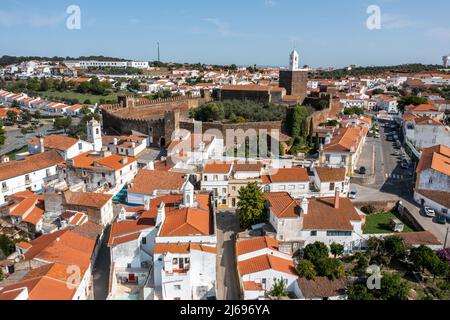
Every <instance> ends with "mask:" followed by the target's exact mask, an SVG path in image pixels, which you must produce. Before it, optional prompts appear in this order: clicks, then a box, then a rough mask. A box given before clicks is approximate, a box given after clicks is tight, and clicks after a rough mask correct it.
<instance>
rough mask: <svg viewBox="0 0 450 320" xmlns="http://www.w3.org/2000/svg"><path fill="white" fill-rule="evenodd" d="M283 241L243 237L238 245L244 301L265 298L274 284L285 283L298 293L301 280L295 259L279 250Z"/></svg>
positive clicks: (239, 269) (238, 268) (292, 291)
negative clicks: (296, 287)
mask: <svg viewBox="0 0 450 320" xmlns="http://www.w3.org/2000/svg"><path fill="white" fill-rule="evenodd" d="M279 247H280V242H279V241H277V240H275V239H273V238H270V237H255V238H244V239H241V240H238V241H237V243H236V261H237V270H238V276H239V284H240V288H241V293H242V295H243V299H244V300H260V299H264V298H266V295H268V294H269V293H270V291H271V290H272V288H273V286H274V284H275V283H276V282H278V281H282V282H283V283H284V284H285V286H286V290H287V291H288V292H290V293H292V294H294V293H295V283H296V281H297V279H298V275H297V272H296V271H295V266H294V261H293V259H292V256H291V255H289V254H286V253H282V252H280V251H279Z"/></svg>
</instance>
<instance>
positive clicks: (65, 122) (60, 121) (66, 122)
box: [53, 117, 72, 132]
mask: <svg viewBox="0 0 450 320" xmlns="http://www.w3.org/2000/svg"><path fill="white" fill-rule="evenodd" d="M71 125H72V118H70V117H65V118H57V119H56V120H55V122H54V123H53V128H54V129H55V130H64V132H67V129H69V127H70V126H71Z"/></svg>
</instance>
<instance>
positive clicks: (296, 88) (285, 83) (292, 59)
mask: <svg viewBox="0 0 450 320" xmlns="http://www.w3.org/2000/svg"><path fill="white" fill-rule="evenodd" d="M299 65H300V57H299V54H298V52H297V51H296V50H293V51H292V52H291V54H290V55H289V68H288V70H280V81H279V85H280V87H282V88H285V89H286V94H288V95H292V96H298V97H299V98H300V103H303V101H304V100H305V98H306V91H307V84H308V72H307V71H305V70H302V69H300V68H299Z"/></svg>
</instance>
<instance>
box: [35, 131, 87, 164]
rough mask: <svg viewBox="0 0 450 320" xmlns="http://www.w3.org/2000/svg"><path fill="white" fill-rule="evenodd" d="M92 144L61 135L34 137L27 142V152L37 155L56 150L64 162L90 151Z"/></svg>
mask: <svg viewBox="0 0 450 320" xmlns="http://www.w3.org/2000/svg"><path fill="white" fill-rule="evenodd" d="M92 149H93V148H92V143H90V142H87V141H83V140H80V139H75V138H70V137H67V136H62V135H49V136H47V137H42V136H41V137H34V138H32V139H31V140H30V141H29V142H28V152H29V153H30V154H37V153H41V152H43V151H50V150H56V151H58V153H59V154H60V155H61V156H62V157H63V158H64V160H67V159H72V158H74V157H76V156H79V155H80V154H82V153H85V152H88V151H92Z"/></svg>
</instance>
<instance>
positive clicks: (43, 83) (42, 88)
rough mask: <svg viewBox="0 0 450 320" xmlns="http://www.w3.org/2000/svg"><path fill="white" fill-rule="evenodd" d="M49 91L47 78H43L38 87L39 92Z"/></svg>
mask: <svg viewBox="0 0 450 320" xmlns="http://www.w3.org/2000/svg"><path fill="white" fill-rule="evenodd" d="M49 89H50V85H49V83H48V80H47V78H43V79H42V80H41V84H40V86H39V91H48V90H49Z"/></svg>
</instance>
